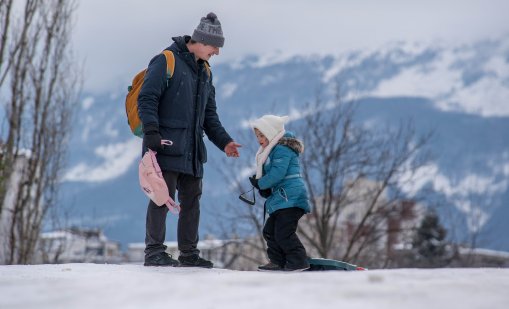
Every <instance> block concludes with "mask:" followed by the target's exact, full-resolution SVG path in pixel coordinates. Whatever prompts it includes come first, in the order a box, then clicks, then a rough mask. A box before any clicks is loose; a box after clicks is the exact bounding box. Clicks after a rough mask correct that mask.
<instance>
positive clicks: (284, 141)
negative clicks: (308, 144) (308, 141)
mask: <svg viewBox="0 0 509 309" xmlns="http://www.w3.org/2000/svg"><path fill="white" fill-rule="evenodd" d="M278 144H279V145H283V146H287V147H289V148H290V149H292V150H293V151H295V152H296V153H298V154H299V153H303V152H304V143H302V142H301V141H300V140H298V139H297V138H296V137H295V135H293V133H291V132H286V134H285V135H284V136H283V137H282V138H281V139H280V140H279V143H278Z"/></svg>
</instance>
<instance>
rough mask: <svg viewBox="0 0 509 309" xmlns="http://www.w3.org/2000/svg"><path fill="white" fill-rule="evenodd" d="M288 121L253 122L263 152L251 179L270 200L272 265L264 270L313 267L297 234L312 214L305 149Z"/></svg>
mask: <svg viewBox="0 0 509 309" xmlns="http://www.w3.org/2000/svg"><path fill="white" fill-rule="evenodd" d="M287 119H288V116H284V117H278V116H274V115H265V116H263V117H261V118H259V119H257V120H255V121H254V122H253V123H252V126H253V129H254V131H255V134H256V138H257V139H258V142H259V143H260V149H258V152H257V153H256V175H253V176H252V177H250V178H249V180H250V181H251V183H252V184H253V186H254V187H255V188H257V189H258V190H260V195H262V196H263V197H265V198H267V201H266V202H265V207H266V211H267V213H268V214H269V218H268V219H267V221H266V223H265V226H264V227H263V238H264V239H265V240H266V241H267V255H268V257H269V261H270V262H269V263H268V264H266V265H262V266H259V267H258V270H261V271H268V270H285V271H301V270H305V269H308V268H309V262H308V260H307V255H306V249H305V248H304V246H303V245H302V243H301V242H300V240H299V237H298V236H297V234H296V231H297V224H298V222H299V219H300V218H301V217H302V216H303V215H304V214H306V213H309V211H310V206H309V199H308V194H307V191H306V187H305V185H304V181H303V180H302V177H301V171H300V164H299V154H300V153H302V152H303V151H304V146H303V144H302V142H300V141H299V140H297V139H296V138H295V136H294V135H293V134H292V133H290V132H286V131H285V129H284V123H285V122H286V121H287Z"/></svg>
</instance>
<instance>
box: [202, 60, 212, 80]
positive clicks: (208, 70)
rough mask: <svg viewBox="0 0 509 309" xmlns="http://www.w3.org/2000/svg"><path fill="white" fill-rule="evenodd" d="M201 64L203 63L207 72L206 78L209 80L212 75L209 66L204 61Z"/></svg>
mask: <svg viewBox="0 0 509 309" xmlns="http://www.w3.org/2000/svg"><path fill="white" fill-rule="evenodd" d="M203 63H204V65H205V70H207V75H208V76H209V78H210V75H211V74H212V73H211V72H210V65H209V63H208V62H207V61H204V62H203Z"/></svg>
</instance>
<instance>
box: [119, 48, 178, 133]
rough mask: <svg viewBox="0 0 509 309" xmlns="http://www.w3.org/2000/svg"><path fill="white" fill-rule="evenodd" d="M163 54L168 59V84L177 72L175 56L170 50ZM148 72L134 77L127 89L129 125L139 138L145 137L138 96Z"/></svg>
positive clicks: (144, 71)
mask: <svg viewBox="0 0 509 309" xmlns="http://www.w3.org/2000/svg"><path fill="white" fill-rule="evenodd" d="M162 54H164V56H165V57H166V77H167V83H168V81H169V80H170V78H171V77H172V76H173V72H174V71H175V56H174V55H173V52H171V51H169V50H163V52H162ZM146 72H147V69H144V70H143V71H141V72H139V73H138V74H136V76H134V79H133V82H132V84H131V86H129V87H128V88H127V90H128V93H127V96H126V98H125V111H126V113H127V123H128V124H129V127H131V131H132V132H133V134H134V135H136V136H138V137H143V128H142V123H141V120H140V116H139V115H138V95H139V94H140V90H141V87H142V86H143V81H144V79H145V73H146Z"/></svg>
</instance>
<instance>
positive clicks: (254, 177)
mask: <svg viewBox="0 0 509 309" xmlns="http://www.w3.org/2000/svg"><path fill="white" fill-rule="evenodd" d="M249 181H250V182H251V185H253V187H255V188H256V189H258V190H260V187H259V186H258V179H256V175H253V176H251V177H249Z"/></svg>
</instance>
